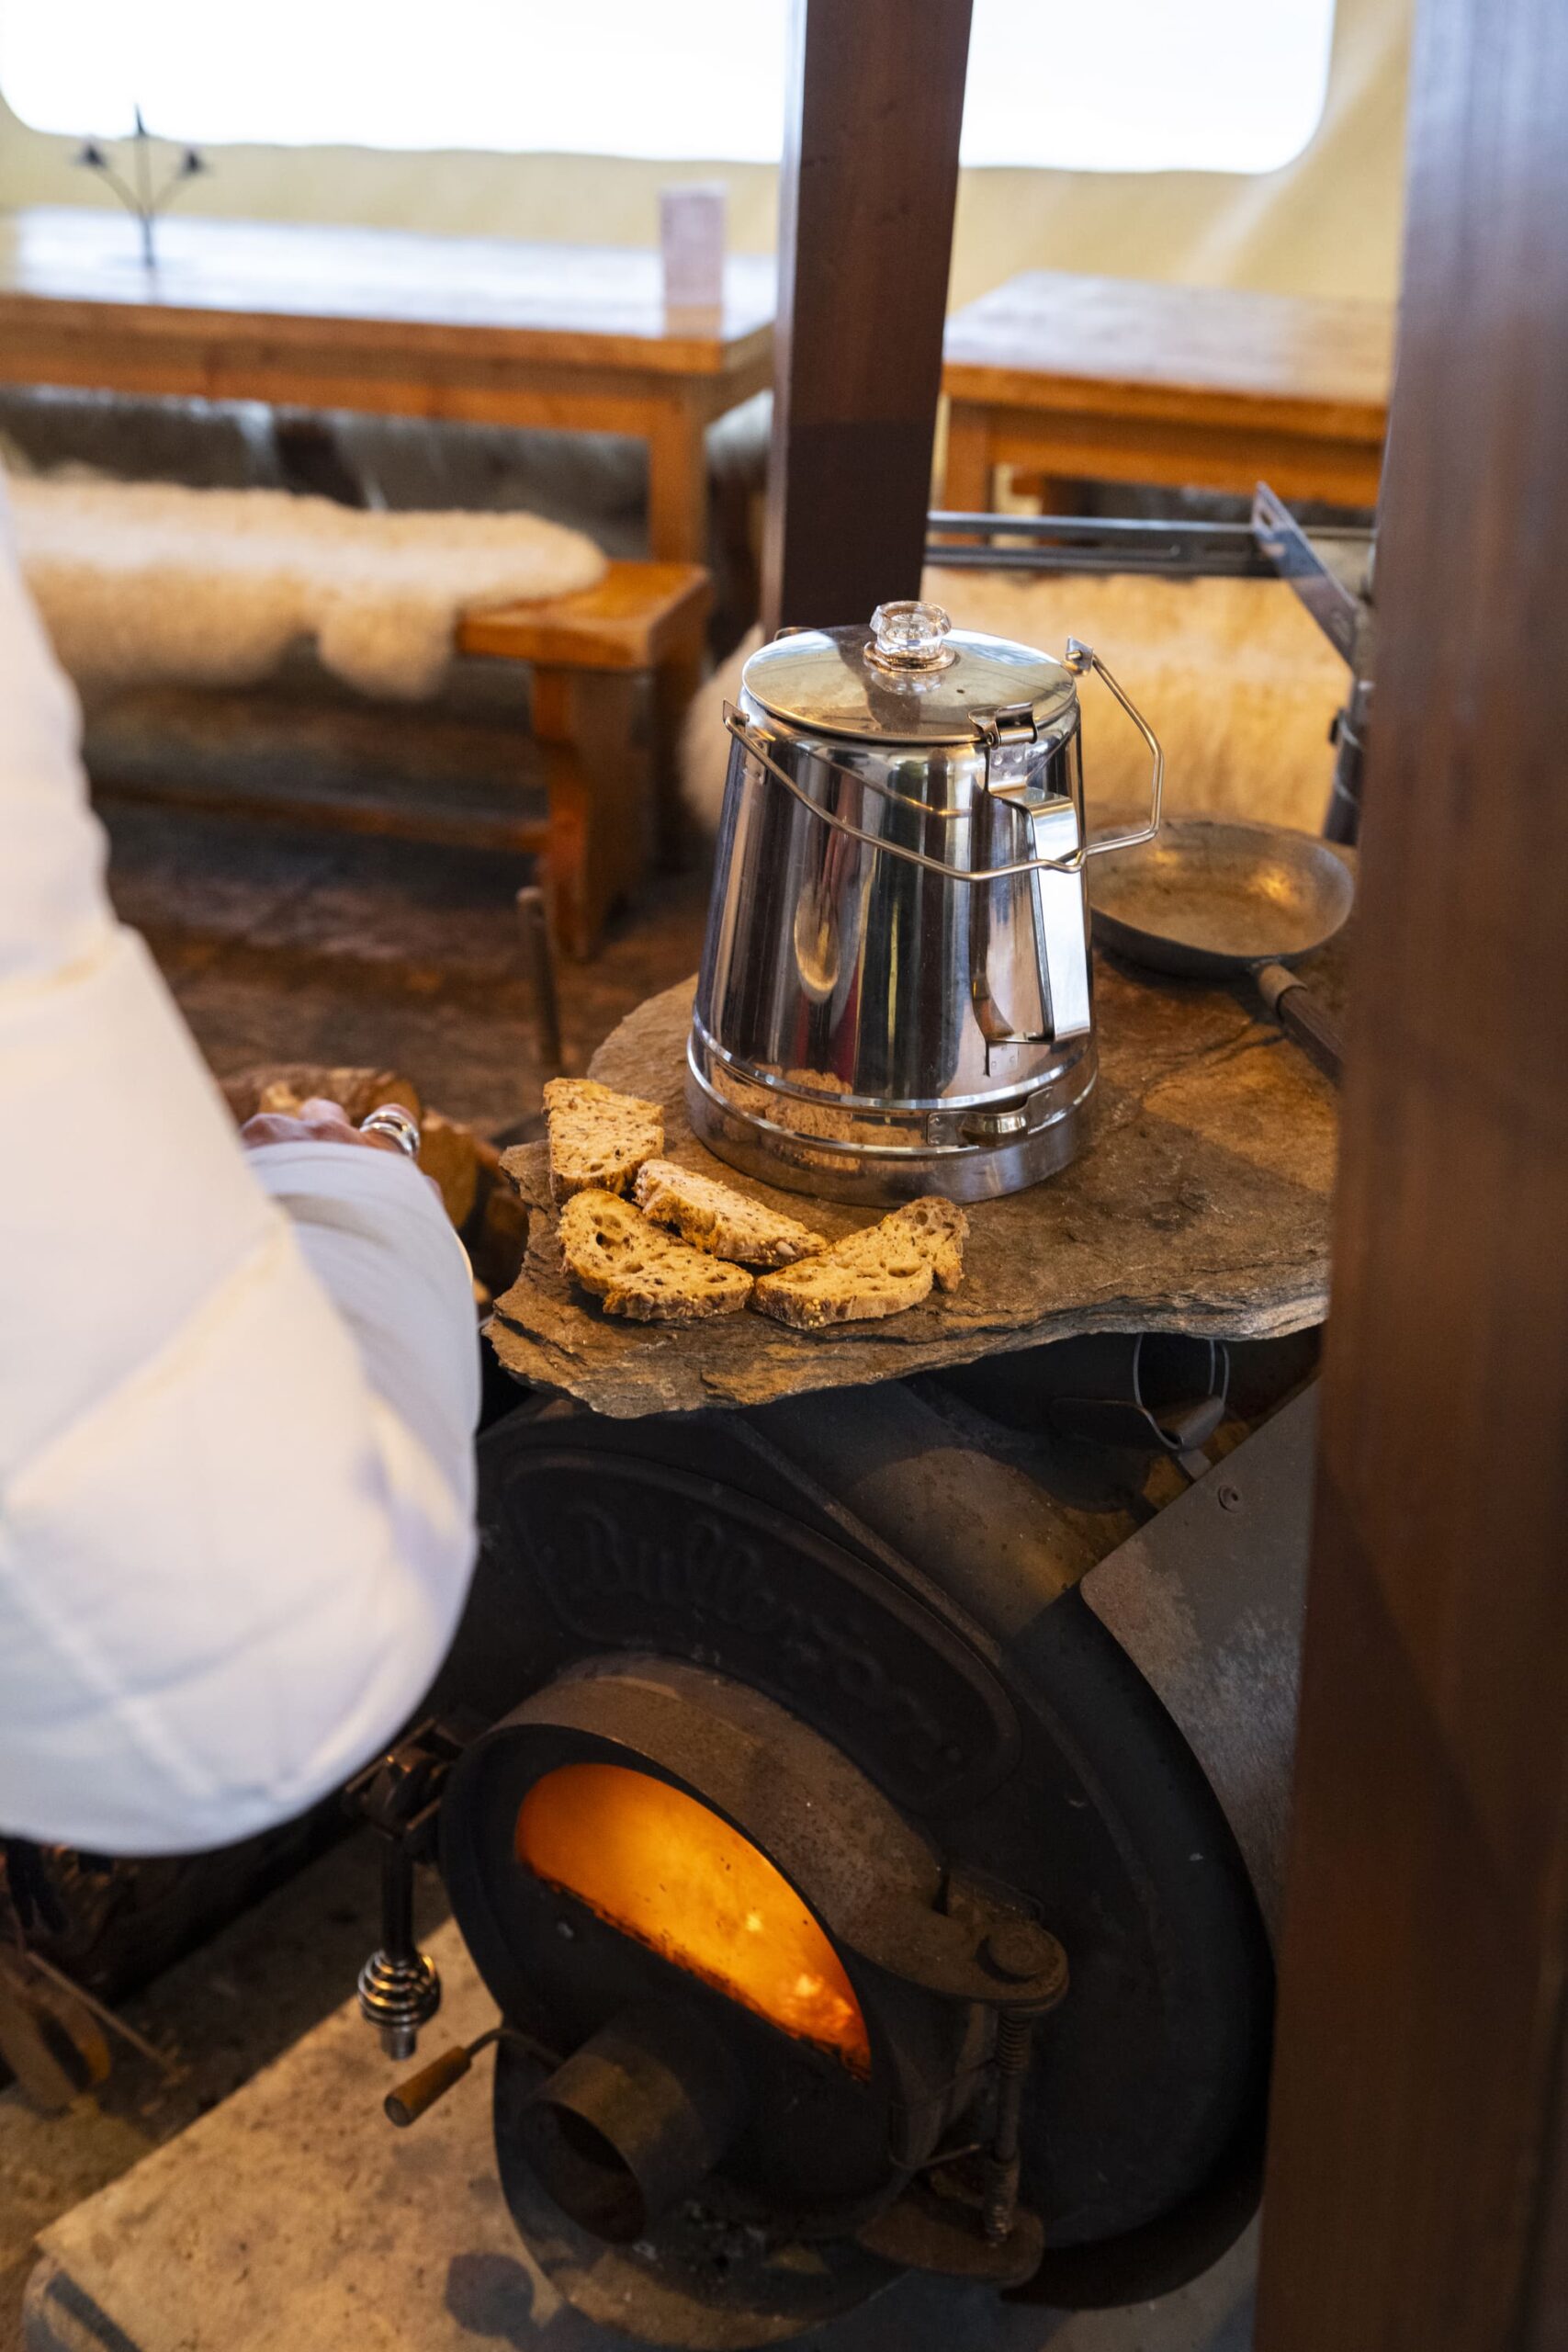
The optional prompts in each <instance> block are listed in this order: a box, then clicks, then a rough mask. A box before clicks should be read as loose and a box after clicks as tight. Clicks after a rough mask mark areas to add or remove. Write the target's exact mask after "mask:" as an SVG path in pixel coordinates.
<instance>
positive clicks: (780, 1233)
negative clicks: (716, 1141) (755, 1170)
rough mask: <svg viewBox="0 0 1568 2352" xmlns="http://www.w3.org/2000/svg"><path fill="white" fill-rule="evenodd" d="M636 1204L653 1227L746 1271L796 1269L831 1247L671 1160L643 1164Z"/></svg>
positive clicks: (823, 1239) (727, 1187) (784, 1218)
mask: <svg viewBox="0 0 1568 2352" xmlns="http://www.w3.org/2000/svg"><path fill="white" fill-rule="evenodd" d="M635 1197H636V1200H637V1206H638V1208H639V1209H640V1210H641V1211H642V1213H643V1215H644V1216H649V1217H651V1218H652V1219H653V1221H654V1223H655V1225H668V1226H672V1227H674V1229H675V1231H676V1232H677V1233H678V1234H679V1235H680V1236H681V1238H682V1241H689V1242H690V1243H691V1245H692V1247H693V1249H694V1250H711V1252H712V1253H713V1255H714V1256H715V1257H716V1258H730V1259H733V1260H734V1261H736V1262H737V1263H738V1264H739V1265H742V1266H793V1265H794V1264H795V1261H796V1259H797V1258H810V1257H814V1256H815V1255H816V1253H817V1251H818V1250H826V1248H827V1247H828V1241H827V1237H826V1235H824V1234H820V1233H813V1232H812V1230H811V1227H809V1226H808V1225H801V1224H800V1223H799V1222H798V1221H797V1220H796V1219H795V1217H793V1216H779V1215H778V1214H777V1212H776V1211H775V1210H773V1209H769V1208H764V1207H763V1206H762V1204H761V1202H760V1201H752V1200H748V1198H747V1197H746V1194H745V1193H738V1192H737V1191H736V1190H735V1188H734V1186H733V1185H732V1184H721V1183H720V1182H718V1181H717V1179H716V1177H713V1176H702V1175H699V1174H698V1173H697V1172H696V1171H695V1170H694V1169H690V1168H677V1167H676V1165H675V1162H674V1161H673V1160H672V1159H645V1160H644V1161H643V1164H642V1166H641V1167H640V1168H639V1169H638V1170H637V1189H636V1194H635Z"/></svg>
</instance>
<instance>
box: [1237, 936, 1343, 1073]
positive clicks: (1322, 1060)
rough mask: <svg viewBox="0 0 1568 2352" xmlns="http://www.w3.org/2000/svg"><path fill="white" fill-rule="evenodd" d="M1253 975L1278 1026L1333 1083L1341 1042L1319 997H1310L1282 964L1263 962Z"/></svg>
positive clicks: (1340, 1064)
mask: <svg viewBox="0 0 1568 2352" xmlns="http://www.w3.org/2000/svg"><path fill="white" fill-rule="evenodd" d="M1257 978H1258V990H1259V993H1260V994H1261V996H1262V998H1263V1001H1264V1003H1265V1004H1266V1005H1267V1006H1268V1007H1269V1012H1271V1013H1272V1014H1273V1015H1274V1018H1275V1020H1276V1021H1278V1023H1279V1024H1280V1028H1281V1029H1283V1030H1284V1031H1286V1033H1287V1034H1288V1035H1290V1036H1292V1037H1293V1038H1294V1039H1295V1041H1296V1043H1297V1045H1298V1046H1301V1048H1302V1050H1303V1052H1304V1053H1305V1054H1307V1055H1309V1056H1310V1057H1311V1058H1312V1060H1314V1062H1315V1063H1316V1064H1317V1066H1318V1069H1320V1070H1321V1071H1322V1072H1323V1074H1324V1076H1325V1078H1330V1079H1332V1080H1334V1083H1335V1084H1336V1085H1337V1084H1338V1083H1339V1080H1340V1077H1341V1075H1342V1072H1343V1069H1344V1062H1345V1044H1344V1039H1343V1037H1342V1036H1341V1035H1340V1030H1339V1023H1337V1021H1336V1020H1335V1018H1334V1016H1333V1014H1332V1013H1331V1012H1329V1010H1328V1008H1327V1006H1326V1005H1325V1003H1324V1001H1323V1000H1322V998H1321V997H1318V996H1314V993H1313V991H1312V989H1309V988H1308V987H1307V985H1306V982H1305V981H1304V980H1302V979H1299V978H1297V976H1296V974H1295V973H1294V972H1292V970H1291V969H1290V968H1289V967H1288V966H1286V965H1284V964H1265V965H1263V966H1262V967H1260V968H1259V970H1258V975H1257Z"/></svg>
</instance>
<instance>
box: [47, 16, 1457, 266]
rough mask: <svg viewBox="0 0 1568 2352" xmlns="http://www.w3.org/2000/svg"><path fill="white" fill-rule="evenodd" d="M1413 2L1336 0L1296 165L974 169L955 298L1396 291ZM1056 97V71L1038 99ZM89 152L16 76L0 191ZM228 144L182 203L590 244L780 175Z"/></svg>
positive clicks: (765, 184)
mask: <svg viewBox="0 0 1568 2352" xmlns="http://www.w3.org/2000/svg"><path fill="white" fill-rule="evenodd" d="M7 5H9V6H45V5H47V0H7ZM1413 8H1414V0H1338V13H1337V23H1336V28H1335V40H1334V57H1333V65H1332V69H1331V72H1330V76H1329V88H1328V99H1327V104H1326V107H1325V114H1324V119H1323V121H1322V123H1321V124H1320V126H1319V128H1318V130H1317V132H1316V134H1315V136H1314V138H1313V140H1312V141H1310V142H1309V144H1308V145H1307V147H1306V148H1305V149H1304V150H1303V153H1302V154H1301V155H1299V156H1298V157H1297V158H1296V160H1295V161H1294V163H1292V164H1288V165H1287V166H1286V167H1285V168H1284V169H1283V170H1281V171H1278V172H1270V173H1266V174H1262V175H1258V176H1255V177H1244V176H1237V175H1233V174H1228V173H1204V172H1187V173H1153V174H1148V175H1136V174H1126V173H1068V172H1043V171H1010V170H1009V171H1001V170H987V171H969V172H965V173H964V174H963V175H962V179H961V184H960V188H959V198H958V219H957V227H956V232H955V236H954V243H953V280H952V298H953V302H954V303H959V302H966V301H970V300H973V299H974V298H975V296H976V295H977V294H981V293H984V292H985V291H986V290H987V288H989V287H992V286H996V285H999V284H1000V283H1001V282H1002V280H1003V279H1004V278H1007V277H1011V276H1013V275H1014V273H1015V272H1016V271H1019V270H1021V269H1031V268H1034V269H1042V268H1055V269H1076V270H1081V271H1084V272H1087V273H1090V274H1104V275H1106V276H1110V277H1145V278H1159V279H1168V280H1170V281H1172V282H1174V283H1178V284H1190V285H1201V286H1226V285H1228V286H1246V287H1256V288H1267V289H1270V290H1274V291H1278V292H1280V293H1288V294H1324V295H1329V294H1333V295H1363V296H1370V297H1373V298H1381V299H1383V300H1391V299H1392V298H1393V293H1394V290H1395V288H1396V285H1397V282H1398V270H1399V249H1400V235H1401V220H1402V198H1403V181H1404V103H1405V78H1406V65H1407V58H1408V51H1409V41H1410V20H1411V17H1412V14H1413ZM1085 38H1092V33H1091V32H1089V33H1086V35H1085ZM1050 103H1051V91H1050V85H1049V81H1048V78H1047V77H1046V76H1045V75H1044V74H1043V75H1042V79H1041V88H1040V104H1041V105H1042V107H1048V106H1049V105H1050ZM73 153H74V142H73V141H71V140H68V139H61V138H53V137H50V136H47V135H45V134H42V133H40V132H38V131H34V130H28V128H27V127H26V126H25V125H24V124H22V123H21V122H19V121H18V120H17V117H16V116H15V115H14V114H12V113H11V112H10V111H9V110H8V109H7V108H6V107H5V104H4V99H3V96H0V209H11V208H14V207H17V206H19V205H24V204H70V203H87V202H99V201H101V200H102V196H103V191H102V190H101V188H100V187H98V185H97V184H96V181H95V180H93V179H92V178H91V177H90V176H89V175H87V174H85V173H83V172H79V171H73V170H72V169H71V168H70V166H71V159H72V156H73ZM212 161H213V164H214V165H215V169H214V171H213V173H212V175H211V176H210V177H209V178H206V179H202V180H199V181H197V183H196V184H195V185H194V187H192V188H191V189H190V190H189V191H188V192H187V193H186V196H185V197H184V198H183V199H182V201H183V202H184V204H185V207H186V209H188V210H192V211H197V210H202V211H209V212H213V213H220V214H229V215H237V216H242V217H249V218H254V219H264V220H268V219H270V220H333V221H354V222H362V223H365V224H367V225H370V226H378V227H400V228H415V229H426V230H434V231H440V232H447V233H451V234H467V235H491V236H511V237H533V238H542V239H557V240H561V241H563V242H568V243H592V244H630V245H643V244H651V243H653V242H654V241H655V240H656V237H657V233H658V229H657V223H658V199H659V190H660V187H661V186H663V185H664V184H665V183H666V182H667V181H669V180H671V179H679V178H683V177H689V176H692V175H696V174H700V175H702V176H704V177H716V178H722V179H723V180H725V181H726V182H727V184H728V190H729V219H730V243H731V244H732V246H733V247H734V249H735V250H736V251H738V252H765V251H767V250H769V249H770V248H771V247H772V245H773V233H774V221H775V216H776V209H777V179H776V175H775V173H774V172H773V169H772V168H771V167H770V166H766V165H761V164H708V163H704V162H701V161H700V160H696V159H694V161H693V163H692V164H690V165H685V164H655V163H643V162H635V161H632V160H629V159H626V158H623V157H599V156H581V155H573V156H558V155H536V154H529V155H496V154H446V153H437V154H399V153H385V152H381V151H378V150H373V149H364V148H321V147H314V148H280V147H229V148H221V149H219V150H216V151H215V152H214V154H213V156H212Z"/></svg>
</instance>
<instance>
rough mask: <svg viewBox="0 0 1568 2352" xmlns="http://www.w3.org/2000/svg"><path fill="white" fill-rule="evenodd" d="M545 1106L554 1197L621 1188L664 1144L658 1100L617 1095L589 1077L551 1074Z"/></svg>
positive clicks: (627, 1183)
mask: <svg viewBox="0 0 1568 2352" xmlns="http://www.w3.org/2000/svg"><path fill="white" fill-rule="evenodd" d="M545 1109H546V1111H547V1113H548V1114H549V1131H550V1193H551V1195H552V1197H553V1198H554V1199H555V1200H557V1201H569V1200H570V1198H571V1196H572V1194H573V1193H583V1192H588V1191H590V1190H594V1189H597V1190H599V1191H602V1192H606V1193H624V1192H625V1191H626V1188H627V1186H628V1185H629V1184H630V1182H631V1181H632V1178H633V1177H634V1176H635V1175H636V1174H637V1170H638V1169H639V1168H640V1167H641V1166H642V1163H643V1161H644V1160H645V1159H657V1158H658V1156H659V1154H660V1152H661V1151H662V1150H663V1148H664V1114H663V1112H662V1111H661V1110H660V1107H659V1104H658V1103H645V1102H644V1101H643V1099H642V1097H641V1096H640V1095H639V1094H617V1093H616V1092H615V1089H614V1087H610V1086H601V1085H599V1084H598V1083H597V1081H596V1080H593V1079H592V1078H552V1079H551V1080H550V1082H549V1084H548V1085H547V1087H546V1089H545Z"/></svg>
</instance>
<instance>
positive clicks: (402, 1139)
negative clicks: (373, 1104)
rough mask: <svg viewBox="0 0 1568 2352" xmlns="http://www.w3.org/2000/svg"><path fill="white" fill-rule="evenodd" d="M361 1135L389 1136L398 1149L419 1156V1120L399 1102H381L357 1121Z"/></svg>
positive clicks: (411, 1156)
mask: <svg viewBox="0 0 1568 2352" xmlns="http://www.w3.org/2000/svg"><path fill="white" fill-rule="evenodd" d="M359 1132H360V1134H361V1135H362V1136H390V1137H391V1139H392V1141H393V1142H394V1143H395V1144H396V1145H397V1147H398V1148H399V1150H400V1151H406V1152H407V1153H408V1156H409V1158H410V1159H418V1158H419V1121H418V1120H417V1119H416V1118H415V1117H414V1115H413V1113H412V1111H405V1110H404V1108H403V1106H402V1104H401V1103H379V1104H378V1106H377V1108H376V1109H375V1110H374V1111H371V1112H368V1113H367V1114H366V1116H365V1117H364V1118H363V1119H361V1120H360V1122H359Z"/></svg>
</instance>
